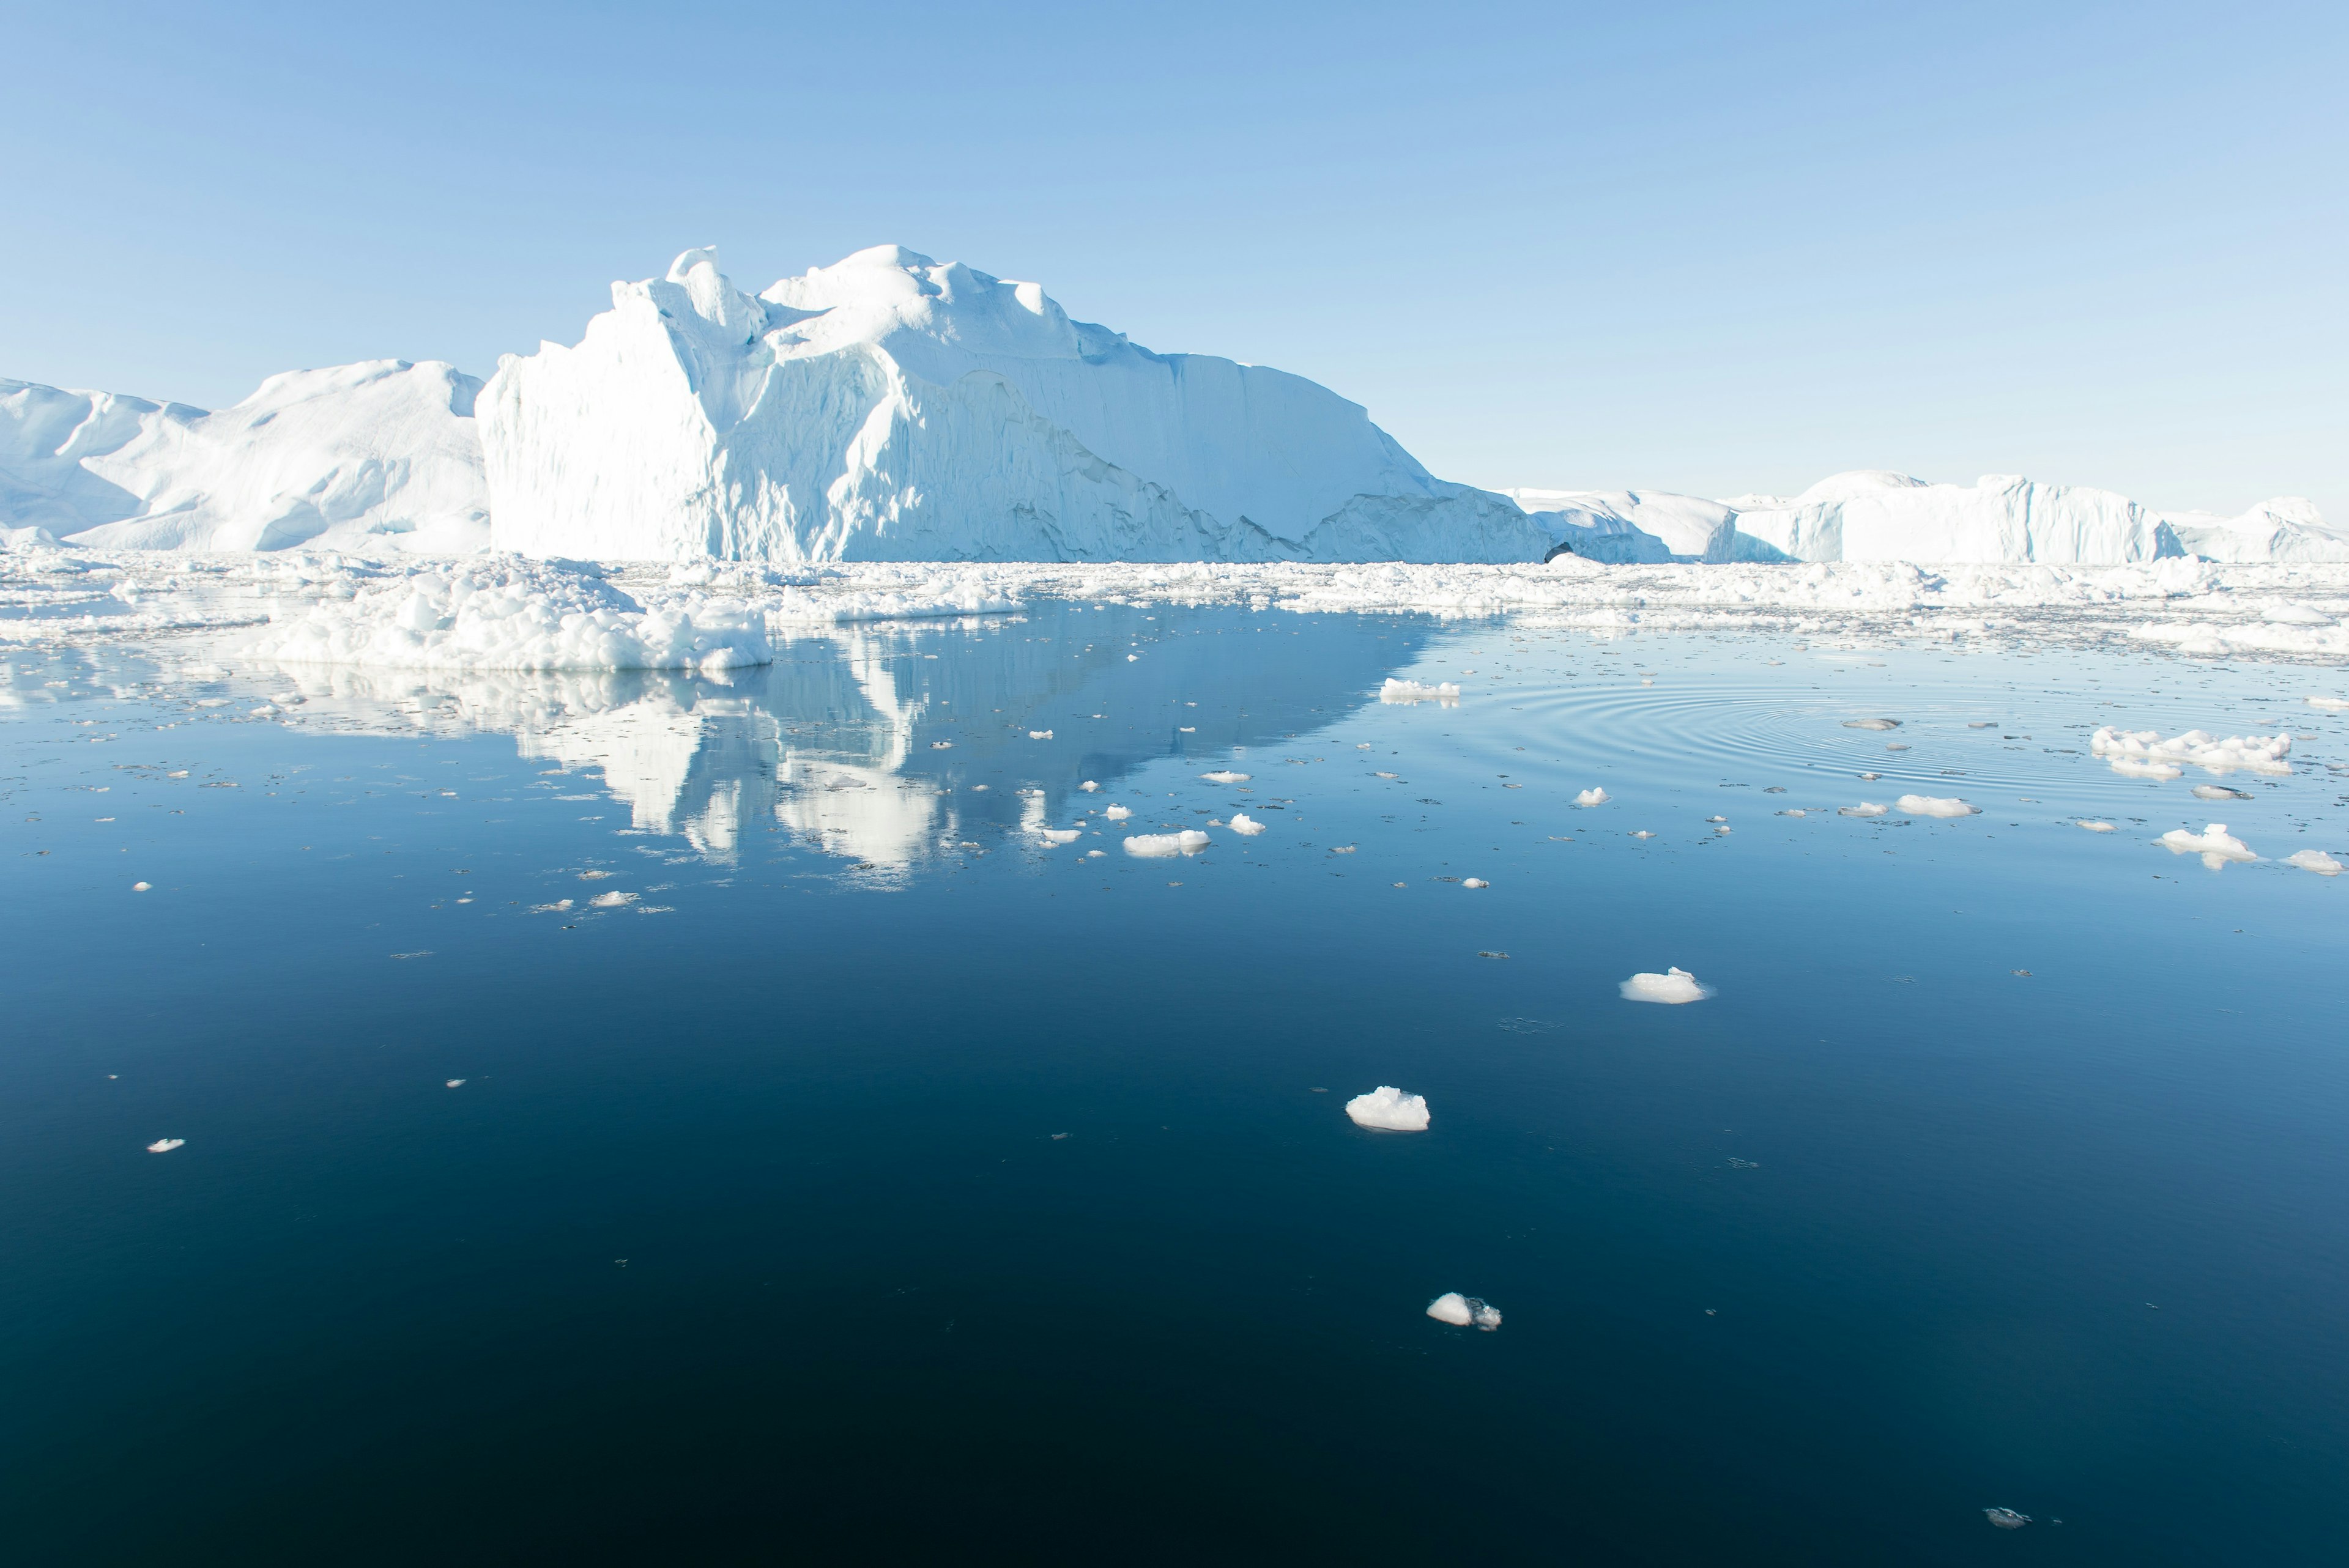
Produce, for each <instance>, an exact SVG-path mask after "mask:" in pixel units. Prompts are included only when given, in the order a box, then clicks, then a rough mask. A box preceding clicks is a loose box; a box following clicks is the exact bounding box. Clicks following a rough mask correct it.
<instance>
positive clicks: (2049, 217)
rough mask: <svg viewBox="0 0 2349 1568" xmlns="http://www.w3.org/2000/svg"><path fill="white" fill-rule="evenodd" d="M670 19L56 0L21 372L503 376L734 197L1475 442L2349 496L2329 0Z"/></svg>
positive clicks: (815, 231) (720, 241) (2177, 505)
mask: <svg viewBox="0 0 2349 1568" xmlns="http://www.w3.org/2000/svg"><path fill="white" fill-rule="evenodd" d="M641 15H642V14H641V13H636V12H630V11H624V10H621V9H618V8H616V7H589V8H584V9H583V8H577V7H572V8H564V9H562V10H556V9H554V8H534V7H505V8H500V9H498V10H496V11H494V12H481V11H459V10H456V9H455V8H452V7H443V6H437V5H421V6H412V7H409V8H408V9H406V10H405V11H403V13H402V14H401V15H399V16H398V17H397V18H396V19H393V20H391V21H388V22H386V21H382V20H379V19H373V18H350V17H321V16H316V15H310V14H307V13H302V12H295V11H293V10H291V9H285V10H283V11H277V10H272V9H268V8H263V7H246V8H243V9H242V10H240V11H239V12H238V13H237V14H236V15H233V16H218V15H213V16H194V15H188V14H184V13H179V12H173V11H170V10H167V9H163V8H159V7H150V6H145V5H131V6H126V7H116V8H112V9H110V10H108V11H106V12H105V13H103V14H76V15H61V14H55V13H49V12H35V11H31V10H29V9H24V8H12V15H11V19H10V26H11V32H12V34H13V36H15V37H16V39H17V41H18V57H19V59H20V61H21V62H23V67H22V68H21V69H20V72H19V82H18V101H17V106H16V107H17V110H18V117H17V131H18V135H17V147H16V158H15V159H14V160H12V164H13V166H12V170H11V174H10V190H11V196H12V199H11V201H10V202H9V209H8V210H9V211H10V214H11V218H12V221H13V226H14V229H15V232H16V241H17V242H16V244H15V245H12V246H11V247H9V248H8V250H7V251H6V253H5V256H0V293H4V294H5V303H0V376H6V377H17V378H22V379H26V380H32V381H39V382H47V383H49V384H52V385H62V386H74V387H98V388H103V389H106V390H109V391H117V392H126V393H133V394H137V395H139V396H142V397H159V398H171V399H177V400H180V401H184V402H191V403H195V404H198V405H201V406H205V407H220V406H224V405H226V404H229V403H233V402H234V401H236V400H238V399H239V398H241V397H244V396H245V395H247V394H248V393H250V392H251V391H252V390H253V388H254V386H256V385H257V384H258V383H259V381H260V380H261V379H262V377H264V376H266V375H270V374H274V373H275V372H277V371H281V370H286V369H294V368H298V367H304V366H320V365H328V364H335V363H341V362H346V361H349V360H355V359H363V358H384V357H398V358H406V359H427V358H439V359H448V360H450V361H453V362H454V363H456V364H458V365H459V366H461V367H463V368H464V369H466V370H468V371H471V372H472V373H473V374H476V375H486V374H488V373H489V372H490V370H491V369H492V368H493V367H494V365H495V361H496V356H498V355H499V354H501V353H506V352H528V351H529V350H531V349H532V348H533V347H534V346H536V345H537V343H538V342H539V341H540V340H541V339H542V338H545V339H552V340H554V341H557V342H564V343H571V342H575V341H577V339H578V336H579V334H580V332H581V330H582V329H583V328H584V326H585V323H586V320H587V318H588V316H589V315H592V314H593V313H594V312H595V311H596V310H598V309H601V308H603V307H604V304H605V298H606V296H605V289H606V286H607V285H608V284H609V283H610V282H611V281H612V280H614V279H618V278H636V277H643V276H647V275H651V274H654V273H657V272H659V271H660V269H661V268H662V267H664V266H665V265H666V264H667V261H668V259H669V257H670V256H671V255H672V254H674V253H676V252H678V251H679V250H682V249H684V248H686V247H688V246H690V245H699V244H715V245H716V246H717V247H718V249H719V255H720V257H721V261H722V263H723V264H724V265H725V267H726V269H727V270H728V272H729V273H731V274H732V275H733V276H734V277H735V278H736V279H737V281H738V282H740V283H742V284H746V285H747V286H750V287H753V288H756V287H760V286H763V285H764V284H766V283H768V282H771V280H772V279H774V278H775V277H778V276H781V275H783V274H785V273H797V272H802V271H804V270H805V269H806V268H808V267H809V266H812V265H822V264H826V263H831V262H833V261H835V260H837V259H839V257H841V256H843V255H845V254H847V253H850V252H852V251H854V250H858V249H861V248H863V247H864V246H866V245H869V244H876V243H885V242H896V243H902V244H905V245H906V246H908V247H909V248H911V249H914V250H917V251H920V252H922V253H926V254H928V255H932V256H935V257H936V258H937V259H939V260H940V261H957V260H958V261H963V262H966V263H968V264H970V265H972V266H974V267H977V268H979V269H981V270H983V271H986V272H989V273H996V274H998V275H1000V276H1009V277H1019V278H1027V279H1033V280H1035V281H1037V282H1040V283H1041V284H1043V285H1044V287H1045V288H1046V289H1047V291H1048V292H1050V294H1053V296H1054V297H1055V298H1057V299H1058V300H1060V301H1061V304H1063V305H1064V306H1065V307H1066V308H1067V309H1068V310H1069V311H1070V312H1071V314H1072V315H1077V316H1080V317H1082V318H1084V319H1088V320H1092V321H1099V322H1102V323H1104V324H1106V325H1110V326H1112V327H1114V328H1116V329H1118V330H1120V331H1123V332H1125V333H1127V334H1128V335H1131V336H1132V337H1133V340H1134V341H1136V342H1137V343H1141V344H1143V345H1146V346H1149V347H1152V348H1154V349H1158V350H1161V351H1166V352H1194V353H1203V354H1216V355H1223V356H1228V357H1231V358H1236V359H1242V360H1247V361H1251V362H1254V363H1258V364H1265V365H1272V366H1279V367H1280V368H1282V369H1285V370H1289V371H1293V372H1295V373H1297V374H1299V375H1303V376H1308V377H1312V378H1313V379H1315V380H1317V381H1319V382H1321V383H1323V384H1325V385H1327V386H1329V387H1332V388H1333V389H1335V390H1336V391H1338V392H1340V394H1342V395H1343V396H1345V397H1350V398H1351V399H1353V400H1355V401H1356V402H1359V403H1361V404H1363V405H1364V406H1365V407H1368V408H1369V409H1370V411H1371V417H1372V418H1374V419H1376V420H1377V421H1378V422H1379V424H1380V425H1381V426H1382V427H1383V428H1386V429H1387V430H1388V431H1389V432H1391V433H1392V435H1394V436H1395V438H1397V439H1398V440H1400V441H1401V442H1402V444H1403V445H1404V446H1405V447H1406V448H1408V449H1410V450H1411V451H1412V452H1413V455H1415V456H1416V457H1418V458H1419V459H1421V460H1422V461H1423V462H1424V463H1425V464H1427V466H1428V467H1429V468H1430V469H1433V471H1435V472H1436V473H1438V474H1440V475H1442V476H1444V477H1445V478H1447V479H1454V480H1464V481H1466V482H1470V483H1475V484H1479V485H1485V486H1490V487H1496V488H1497V487H1503V486H1519V487H1538V488H1551V489H1602V490H1603V489H1619V488H1627V487H1630V488H1640V489H1650V490H1678V491H1684V492H1687V493H1692V494H1701V495H1712V496H1721V495H1731V494H1736V493H1741V492H1749V491H1775V492H1789V491H1793V490H1801V489H1802V488H1804V487H1805V486H1806V485H1808V484H1810V483H1811V482H1813V481H1814V480H1817V479H1819V478H1821V477H1823V476H1825V475H1826V474H1828V473H1831V472H1835V471H1837V470H1840V469H1854V468H1890V469H1901V470H1904V471H1907V472H1910V473H1915V474H1918V475H1920V477H1923V478H1926V479H1932V480H1956V481H1960V482H1968V481H1971V480H1973V479H1974V478H1975V477H1976V476H1977V475H1979V474H1982V473H1990V472H2020V473H2026V474H2029V475H2031V476H2032V477H2033V478H2036V479H2041V480H2054V481H2060V482H2064V483H2071V484H2085V485H2095V486H2099V487H2102V488H2106V489H2110V490H2119V491H2122V492H2123V493H2126V494H2128V495H2130V496H2132V497H2134V498H2135V499H2137V500H2141V501H2144V502H2146V503H2147V504H2148V505H2151V506H2155V507H2158V508H2161V509H2164V510H2179V511H2182V510H2189V509H2200V510H2209V511H2220V512H2229V513H2231V512H2237V511H2241V510H2243V509H2244V508H2245V507H2247V506H2249V505H2251V504H2252V503H2253V502H2255V501H2258V500H2264V499H2266V498H2268V497H2271V496H2275V495H2287V494H2297V495H2305V496H2308V497H2310V498H2311V499H2313V500H2315V501H2316V502H2317V504H2318V505H2319V506H2320V507H2321V508H2322V509H2323V511H2324V514H2325V516H2326V519H2327V521H2328V522H2330V523H2332V524H2333V526H2335V527H2342V526H2344V525H2349V442H2344V440H2343V439H2342V433H2343V429H2344V425H2349V394H2344V391H2343V389H2342V387H2341V386H2340V384H2339V377H2338V376H2337V374H2336V372H2335V369H2334V367H2335V366H2338V365H2339V364H2340V363H2342V361H2343V358H2344V353H2343V351H2344V347H2349V343H2344V338H2349V330H2344V325H2343V311H2342V309H2341V306H2342V304H2343V303H2344V302H2343V289H2342V284H2341V267H2340V263H2339V260H2338V258H2339V254H2340V251H2341V242H2342V240H2343V238H2344V227H2349V224H2344V218H2343V216H2342V214H2341V211H2340V210H2339V203H2338V202H2337V201H2327V200H2324V199H2323V198H2322V192H2323V191H2326V190H2329V189H2333V188H2334V187H2335V186H2337V183H2338V173H2339V170H2340V168H2341V167H2342V166H2343V154H2344V151H2349V135H2344V115H2343V112H2342V109H2341V107H2340V103H2339V96H2338V91H2337V82H2338V77H2339V74H2340V67H2341V64H2342V63H2343V60H2344V48H2343V45H2344V41H2349V24H2344V19H2343V17H2342V16H2341V15H2340V14H2339V13H2337V12H2333V11H2327V10H2320V9H2319V8H2316V7H2313V6H2289V5H2286V6H2260V7H2252V8H2251V9H2249V10H2243V11H2236V12H2230V13H2229V14H2228V15H2226V16H2225V17H2223V18H2220V17H2216V16H2214V15H2212V14H2210V13H2208V12H2206V11H2202V10H2199V9H2189V8H2188V7H2184V6H2178V5H2156V6H2151V7H2143V6H2140V7H2132V8H2126V9H2125V8H2122V7H2118V6H2108V5H2095V6H2070V7H2065V8H2064V9H2063V10H2062V11H2061V12H2060V13H2058V14H2053V15H2048V14H2043V13H2042V12H2040V11H2039V10H2036V9H2033V8H2028V7H2023V6H2019V5H1995V6H1990V7H1982V8H1977V9H1974V10H1972V11H1971V12H1969V13H1967V14H1966V15H1962V16H1960V15H1899V16H1894V15H1881V14H1878V13H1876V12H1873V11H1870V10H1868V9H1865V8H1861V7H1857V6H1850V5H1799V6H1791V7H1781V8H1776V9H1774V10H1773V11H1771V12H1770V13H1769V14H1768V15H1762V16H1757V15H1753V14H1751V13H1748V12H1746V11H1744V10H1741V9H1738V8H1733V7H1716V6H1683V7H1674V8H1671V9H1670V10H1668V11H1664V12H1651V13H1648V14H1645V15H1641V16H1640V17H1636V18H1627V17H1622V16H1619V15H1596V14H1593V15H1581V14H1577V13H1572V12H1564V13H1562V12H1557V11H1553V10H1549V9H1540V8H1534V7H1525V6H1513V5H1496V6H1483V7H1477V8H1475V9H1473V10H1469V11H1455V12H1453V13H1448V14H1447V15H1446V16H1445V18H1444V22H1443V31H1442V32H1441V34H1440V35H1439V34H1434V33H1431V32H1430V31H1429V28H1428V25H1427V24H1426V23H1425V22H1424V21H1423V20H1420V19H1417V18H1415V17H1414V16H1413V14H1412V13H1411V12H1409V11H1406V10H1404V9H1402V8H1396V7H1369V8H1362V7H1354V8H1348V9H1344V10H1340V9H1337V8H1333V7H1323V6H1308V7H1299V8H1295V9H1292V10H1290V11H1288V12H1286V13H1282V14H1280V15H1269V14H1261V13H1256V12H1250V11H1245V10H1242V9H1240V8H1237V7H1229V6H1224V7H1214V6H1211V7H1207V8H1204V9H1200V8H1194V9H1193V10H1191V11H1188V12H1186V13H1185V15H1184V16H1183V17H1182V18H1181V19H1179V20H1177V19H1169V18H1166V17H1164V16H1163V15H1147V16H1115V15H1108V14H1105V13H1100V12H1096V11H1092V10H1086V9H1079V8H1073V7H1047V8H1044V9H1041V10H1034V11H1030V12H1029V13H1025V14H1023V16H1022V19H1021V25H1020V26H1018V27H1012V26H1006V25H1004V24H1003V23H1002V22H1001V21H1000V20H999V18H997V17H994V16H992V15H985V14H978V13H972V12H968V11H967V10H962V9H955V8H944V7H916V8H910V9H903V10H899V11H896V12H894V13H892V14H891V15H890V17H889V18H888V19H887V20H886V21H874V20H869V19H863V18H853V17H846V16H843V15H838V14H835V13H821V14H811V15H805V16H777V15H772V14H771V13H769V12H765V11H761V10H759V9H755V8H738V7H729V6H724V5H719V6H714V7H704V8H702V9H700V10H698V11H697V12H696V13H695V18H694V26H693V27H692V28H691V29H690V30H689V31H688V30H685V29H680V28H676V27H670V26H649V27H648V26H646V25H644V23H643V22H642V20H641Z"/></svg>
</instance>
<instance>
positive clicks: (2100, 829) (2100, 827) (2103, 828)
mask: <svg viewBox="0 0 2349 1568" xmlns="http://www.w3.org/2000/svg"><path fill="white" fill-rule="evenodd" d="M2080 826H2082V827H2084V828H2085V829H2087V830H2088V831H2090V832H2092V833H2115V832H2118V831H2119V830H2120V829H2119V827H2118V826H2117V825H2116V824H2115V823H2112V822H2101V821H2096V820H2093V819H2090V818H2086V817H2083V818H2082V819H2081V820H2080Z"/></svg>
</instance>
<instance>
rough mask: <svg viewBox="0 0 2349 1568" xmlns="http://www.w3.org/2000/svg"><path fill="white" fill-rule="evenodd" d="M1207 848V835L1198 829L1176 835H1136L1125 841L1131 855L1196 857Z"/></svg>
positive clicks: (1127, 850) (1190, 829)
mask: <svg viewBox="0 0 2349 1568" xmlns="http://www.w3.org/2000/svg"><path fill="white" fill-rule="evenodd" d="M1206 847H1207V835H1206V834H1205V833H1203V832H1201V831H1199V830H1198V829H1196V828H1185V829H1184V830H1182V831H1180V832H1175V833H1136V834H1134V835H1133V837H1131V838H1129V839H1127V840H1126V841H1125V852H1126V853H1127V854H1129V855H1145V856H1154V857H1163V856H1166V855H1195V854H1197V853H1198V852H1199V851H1201V850H1204V849H1206Z"/></svg>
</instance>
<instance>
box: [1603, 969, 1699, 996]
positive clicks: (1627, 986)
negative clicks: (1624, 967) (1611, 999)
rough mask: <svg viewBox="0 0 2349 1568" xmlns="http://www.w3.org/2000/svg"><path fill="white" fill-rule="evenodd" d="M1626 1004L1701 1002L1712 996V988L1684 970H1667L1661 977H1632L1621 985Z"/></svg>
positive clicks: (1642, 975) (1643, 975) (1644, 975)
mask: <svg viewBox="0 0 2349 1568" xmlns="http://www.w3.org/2000/svg"><path fill="white" fill-rule="evenodd" d="M1621 989H1622V992H1623V1000H1625V1001H1626V1002H1664V1003H1682V1002H1702V1001H1703V1000H1704V999H1705V998H1706V997H1708V996H1710V995H1713V987H1712V986H1710V985H1702V984H1700V983H1699V982H1698V980H1697V977H1696V976H1695V975H1692V974H1690V973H1689V972H1688V971H1687V970H1685V969H1678V968H1671V969H1667V970H1666V971H1665V972H1664V973H1663V974H1661V975H1646V974H1641V975H1632V976H1631V977H1630V979H1629V980H1626V981H1624V982H1623V984H1622V987H1621Z"/></svg>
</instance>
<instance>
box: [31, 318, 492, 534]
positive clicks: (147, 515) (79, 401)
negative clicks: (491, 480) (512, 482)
mask: <svg viewBox="0 0 2349 1568" xmlns="http://www.w3.org/2000/svg"><path fill="white" fill-rule="evenodd" d="M480 391H481V382H480V381H478V380H476V379H475V378H473V377H471V376H467V375H465V374H464V373H463V372H461V371H460V370H458V369H457V368H456V367H455V366H451V365H448V364H444V363H442V362H440V361H438V360H427V361H424V362H422V363H417V364H411V363H409V361H407V360H403V359H374V360H367V361H365V362H363V363H360V364H357V365H343V366H335V367H333V368H331V369H326V370H293V371H287V372H286V373H285V374H284V375H280V376H273V377H270V378H269V379H268V380H266V381H264V382H263V383H262V384H261V387H260V388H259V390H257V391H255V392H254V394H253V396H251V397H247V398H246V399H245V400H244V401H243V402H242V403H239V404H237V405H235V406H234V407H228V408H222V409H221V410H219V411H218V412H216V413H207V412H206V411H204V410H203V409H202V408H192V407H189V406H187V405H186V404H184V403H154V402H150V401H148V400H147V399H146V398H143V397H123V396H120V395H118V394H115V393H110V392H75V391H65V390H61V389H59V388H57V387H42V386H37V385H36V384H34V383H31V382H26V381H0V521H5V522H7V523H9V524H11V525H14V526H17V527H30V528H39V529H43V530H46V531H47V532H48V533H50V534H51V535H53V536H55V537H57V538H58V539H61V540H64V541H66V542H68V543H70V544H74V545H78V546H83V547H93V548H97V549H102V550H282V549H285V548H288V547H290V546H294V545H316V546H320V547H325V548H341V549H348V548H353V547H356V546H358V545H359V544H361V543H362V542H375V543H378V544H379V545H389V546H391V547H394V548H398V549H404V550H409V551H413V552H419V553H426V554H434V555H457V554H465V553H470V552H474V551H477V550H480V549H482V548H483V547H485V546H486V545H487V544H488V542H489V538H490V514H489V494H488V490H487V489H486V488H485V486H484V484H483V480H482V476H481V440H480V438H479V436H478V435H477V434H476V427H475V422H474V419H473V407H474V398H475V397H476V396H477V395H478V394H479V392H480Z"/></svg>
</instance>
